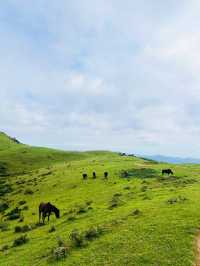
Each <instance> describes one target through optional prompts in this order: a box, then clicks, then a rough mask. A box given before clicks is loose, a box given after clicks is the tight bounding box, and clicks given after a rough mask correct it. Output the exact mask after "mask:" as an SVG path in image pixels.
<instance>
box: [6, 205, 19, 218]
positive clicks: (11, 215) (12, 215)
mask: <svg viewBox="0 0 200 266" xmlns="http://www.w3.org/2000/svg"><path fill="white" fill-rule="evenodd" d="M20 213H21V209H19V208H18V207H16V208H15V209H12V210H11V211H10V212H8V213H7V214H6V216H7V217H8V220H16V219H18V218H20Z"/></svg>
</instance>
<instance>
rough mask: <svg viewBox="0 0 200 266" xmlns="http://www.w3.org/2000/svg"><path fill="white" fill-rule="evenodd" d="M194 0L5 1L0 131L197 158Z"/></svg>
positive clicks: (63, 143)
mask: <svg viewBox="0 0 200 266" xmlns="http://www.w3.org/2000/svg"><path fill="white" fill-rule="evenodd" d="M199 10H200V1H199V0H190V1H188V0H187V1H186V0H182V1H174V0H166V1H160V0H140V1H136V0H125V1H122V0H73V1H71V0H68V1H66V0H59V1H50V0H35V1H27V0H6V1H1V4H0V36H1V38H0V40H1V41H0V98H1V105H0V130H1V131H5V132H7V133H8V134H10V135H12V136H15V137H17V138H18V139H20V140H21V141H22V142H25V143H29V144H32V145H41V146H49V147H56V148H62V149H68V150H88V149H109V150H116V151H125V152H132V153H140V154H163V155H176V156H183V157H184V156H190V157H191V156H193V157H199V158H200V31H199V29H200V16H199Z"/></svg>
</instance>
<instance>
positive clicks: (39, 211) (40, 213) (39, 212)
mask: <svg viewBox="0 0 200 266" xmlns="http://www.w3.org/2000/svg"><path fill="white" fill-rule="evenodd" d="M40 219H41V211H39V223H40Z"/></svg>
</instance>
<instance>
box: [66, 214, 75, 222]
mask: <svg viewBox="0 0 200 266" xmlns="http://www.w3.org/2000/svg"><path fill="white" fill-rule="evenodd" d="M67 220H68V221H74V220H76V216H75V215H73V214H72V215H70V216H69V217H68V218H67Z"/></svg>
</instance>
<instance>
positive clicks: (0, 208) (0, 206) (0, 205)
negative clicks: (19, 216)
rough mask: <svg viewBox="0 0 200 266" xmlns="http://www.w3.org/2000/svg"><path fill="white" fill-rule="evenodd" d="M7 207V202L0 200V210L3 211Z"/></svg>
mask: <svg viewBox="0 0 200 266" xmlns="http://www.w3.org/2000/svg"><path fill="white" fill-rule="evenodd" d="M8 208H9V205H8V203H6V202H0V212H4V211H5V210H7V209H8Z"/></svg>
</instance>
